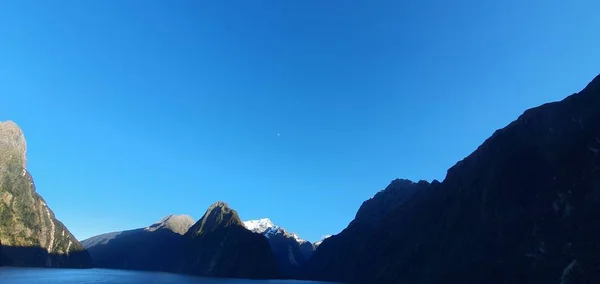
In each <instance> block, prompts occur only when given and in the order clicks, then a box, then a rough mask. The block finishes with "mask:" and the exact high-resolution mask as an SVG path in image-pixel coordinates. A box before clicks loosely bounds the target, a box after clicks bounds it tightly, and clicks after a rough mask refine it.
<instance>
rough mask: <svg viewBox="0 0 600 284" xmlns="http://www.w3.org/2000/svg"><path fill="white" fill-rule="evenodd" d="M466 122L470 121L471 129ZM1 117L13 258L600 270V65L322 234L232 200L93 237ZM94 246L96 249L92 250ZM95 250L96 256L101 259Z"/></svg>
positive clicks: (279, 270) (360, 274)
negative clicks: (72, 219)
mask: <svg viewBox="0 0 600 284" xmlns="http://www.w3.org/2000/svg"><path fill="white" fill-rule="evenodd" d="M457 135H458V134H457ZM25 152H26V146H25V140H24V137H23V135H22V132H21V130H20V129H19V128H18V127H17V126H16V125H15V124H14V123H10V122H5V123H0V243H1V245H0V264H2V265H15V266H46V267H90V264H91V262H92V263H93V265H94V266H96V267H107V268H119V269H140V270H158V271H169V272H175V273H186V274H194V275H203V276H211V277H235V278H252V279H258V278H264V279H273V278H298V279H307V280H320V281H336V282H346V283H422V284H429V283H432V284H433V283H491V284H496V283H498V284H499V283H561V284H579V283H581V284H584V283H600V239H599V238H598V236H600V222H598V220H597V219H598V218H597V217H598V216H600V76H598V77H596V78H595V79H594V80H593V81H592V82H591V83H589V84H588V85H587V87H586V88H584V89H583V90H582V91H580V92H579V93H576V94H573V95H571V96H569V97H567V98H566V99H564V100H562V101H560V102H554V103H548V104H545V105H542V106H539V107H536V108H533V109H530V110H527V111H525V113H523V115H521V116H520V117H519V118H518V119H517V120H515V121H514V122H512V123H510V124H509V125H508V126H506V127H505V128H503V129H500V130H498V131H496V132H495V133H494V134H493V135H492V136H491V137H490V138H489V139H487V140H486V141H485V142H484V143H483V144H482V145H481V146H480V147H478V148H477V149H476V150H475V151H474V152H473V153H472V154H471V155H469V156H468V157H466V158H465V159H463V160H462V161H459V162H458V163H457V164H456V165H455V166H453V167H452V168H450V169H449V170H448V173H447V176H446V178H445V179H444V180H443V181H441V182H440V181H436V180H434V181H432V182H428V181H419V182H413V181H410V180H405V179H396V180H394V181H392V182H391V183H390V184H389V185H388V186H387V187H386V188H385V189H384V190H382V191H380V192H377V193H376V194H375V195H374V196H373V197H372V198H370V199H369V200H366V201H365V202H363V204H362V205H361V206H360V208H359V209H358V211H357V213H356V216H355V218H354V220H353V221H352V222H350V224H349V225H348V226H347V227H346V228H345V229H344V230H343V231H342V232H340V233H338V234H336V235H333V236H329V237H327V238H324V240H322V241H319V242H316V243H315V244H311V243H310V242H307V241H305V240H303V239H301V238H300V237H298V236H297V235H296V234H294V233H290V232H288V231H286V230H285V229H283V228H281V227H279V226H277V225H275V224H273V222H271V220H270V219H267V218H265V219H259V220H251V221H246V222H242V221H241V220H240V218H239V216H238V214H237V212H236V211H235V210H233V209H232V208H230V207H229V206H228V205H227V204H226V203H224V202H216V203H214V204H212V205H211V206H210V207H209V208H208V209H207V210H206V212H205V214H204V215H203V216H202V218H201V219H200V220H198V221H197V222H194V221H193V220H192V219H191V218H190V217H189V216H185V215H171V216H167V217H165V218H163V219H162V220H160V221H159V222H156V223H155V224H152V225H150V226H148V227H145V228H139V229H135V230H129V231H123V232H113V233H108V234H103V235H100V236H96V237H92V238H90V239H87V240H85V241H83V242H82V243H83V246H85V248H87V251H86V250H85V249H84V247H83V246H82V245H81V244H80V243H79V242H78V241H77V240H76V239H75V238H74V237H73V236H72V235H71V233H70V232H69V231H68V230H67V229H66V228H65V227H64V225H62V223H60V222H59V221H58V220H56V219H55V218H54V215H53V214H52V211H51V210H50V209H49V208H48V207H47V205H46V204H45V202H44V201H43V199H42V198H41V197H40V196H39V195H37V194H36V193H35V188H34V185H33V181H32V179H31V176H29V173H28V172H27V170H26V168H25V162H26V159H25ZM88 251H89V254H88ZM90 254H91V259H92V261H90Z"/></svg>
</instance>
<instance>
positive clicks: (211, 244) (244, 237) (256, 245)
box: [173, 202, 278, 279]
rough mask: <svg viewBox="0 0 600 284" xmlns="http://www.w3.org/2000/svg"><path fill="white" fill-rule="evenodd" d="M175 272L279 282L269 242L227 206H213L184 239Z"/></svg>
mask: <svg viewBox="0 0 600 284" xmlns="http://www.w3.org/2000/svg"><path fill="white" fill-rule="evenodd" d="M176 259H177V260H178V263H177V265H176V266H175V267H174V268H173V270H174V271H175V272H181V273H187V274H195V275H202V276H211V277H227V278H250V279H256V278H260V279H268V278H277V277H278V273H277V264H276V260H275V256H274V255H273V253H272V252H271V249H270V247H269V243H268V241H267V239H266V238H265V237H264V236H262V235H260V234H256V233H253V232H251V231H249V230H247V229H246V228H245V227H244V224H243V222H242V221H241V220H240V218H239V216H238V214H237V212H236V211H235V210H233V209H231V208H230V207H229V206H228V205H227V204H226V203H223V202H217V203H215V204H213V205H211V206H210V207H209V208H208V210H207V211H206V213H205V214H204V216H203V217H202V218H201V219H200V220H199V221H198V222H196V224H194V225H193V226H192V227H191V228H190V229H189V230H188V231H187V233H186V234H185V235H184V237H183V243H182V248H181V250H180V252H179V255H178V256H177V257H176Z"/></svg>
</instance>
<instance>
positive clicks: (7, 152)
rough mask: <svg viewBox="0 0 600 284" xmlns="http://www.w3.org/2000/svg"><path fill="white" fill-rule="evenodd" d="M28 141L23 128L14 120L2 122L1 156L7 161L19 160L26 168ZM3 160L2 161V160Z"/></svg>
mask: <svg viewBox="0 0 600 284" xmlns="http://www.w3.org/2000/svg"><path fill="white" fill-rule="evenodd" d="M26 154H27V143H26V142H25V135H23V131H22V130H21V128H20V127H19V126H18V125H17V124H16V123H14V122H12V121H10V120H9V121H4V122H0V158H2V159H6V160H5V162H7V161H17V163H18V164H19V165H20V166H21V167H23V168H26V164H27V157H26ZM0 162H1V161H0Z"/></svg>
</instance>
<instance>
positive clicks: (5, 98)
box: [0, 0, 600, 241]
mask: <svg viewBox="0 0 600 284" xmlns="http://www.w3.org/2000/svg"><path fill="white" fill-rule="evenodd" d="M599 10H600V2H599V1H596V0H590V1H577V0H570V1H563V0H528V1H523V0H508V1H481V0H472V1H466V0H457V1H446V0H426V1H397V0H394V1H349V0H339V1H337V0H326V1H323V0H318V1H317V0H315V1H313V0H273V1H262V0H243V1H180V0H175V1H149V0H135V1H134V0H86V1H81V0H77V1H75V0H74V1H58V0H57V1H44V0H39V1H24V0H19V1H0V120H9V119H10V120H13V121H15V122H17V123H18V124H19V125H20V126H21V128H22V129H23V130H24V132H25V135H26V138H27V142H28V169H29V171H30V172H31V174H32V175H33V177H34V180H35V182H36V186H37V191H38V192H39V193H40V194H41V195H42V196H43V197H44V198H45V199H46V201H47V203H48V204H49V206H50V207H51V208H52V209H53V210H54V212H55V213H56V215H57V217H58V218H59V219H60V220H62V221H63V222H64V223H65V224H66V225H67V227H68V228H69V229H70V230H71V231H72V232H73V233H74V234H75V236H76V237H78V238H79V239H85V238H87V237H90V236H93V235H96V234H99V233H104V232H109V231H116V230H123V229H132V228H138V227H144V226H147V225H150V224H151V223H153V222H154V221H156V220H159V219H160V218H161V217H163V216H165V215H168V214H172V213H175V214H189V215H191V216H192V217H194V218H196V219H198V218H200V217H201V216H202V214H203V213H204V212H205V210H206V208H207V207H208V206H209V205H210V204H211V203H213V202H215V201H217V200H223V201H226V202H228V203H229V204H230V205H231V206H232V207H233V208H234V209H236V210H237V211H238V212H239V214H240V216H241V217H242V219H245V220H248V219H255V218H262V217H269V218H271V219H272V220H273V221H274V222H275V223H276V224H279V225H280V226H283V227H285V228H287V229H289V230H291V231H295V232H297V233H298V234H299V235H300V236H301V237H304V238H306V239H308V240H310V241H315V240H318V239H320V238H321V236H322V235H326V234H334V233H337V232H339V231H341V230H342V229H343V228H344V227H346V225H347V224H348V222H349V221H350V220H352V218H353V217H354V214H355V213H356V211H357V209H358V207H359V206H360V204H361V203H362V202H363V201H364V200H366V199H368V198H369V197H371V196H372V195H374V194H375V193H376V192H377V191H379V190H381V189H383V188H384V187H385V186H386V185H387V184H388V183H389V182H390V181H391V180H392V179H394V178H408V179H412V180H415V181H416V180H419V179H425V180H432V179H439V180H442V179H443V178H444V177H445V174H446V170H447V169H448V168H449V167H451V166H452V165H454V164H455V163H456V162H457V161H458V160H460V159H462V158H464V157H465V156H467V155H468V154H469V153H471V152H472V151H473V150H474V149H475V148H476V147H477V146H478V145H479V144H481V143H482V142H483V141H484V140H485V139H486V138H487V137H489V136H490V135H491V134H492V133H493V132H494V131H495V130H496V129H498V128H501V127H503V126H505V125H506V124H508V123H509V122H511V121H512V120H514V119H515V118H517V116H518V115H520V114H521V113H522V112H523V111H524V110H525V109H527V108H530V107H533V106H537V105H539V104H542V103H544V102H549V101H554V100H559V99H562V98H564V97H565V96H567V95H569V94H571V93H574V92H576V91H579V90H580V89H582V88H583V87H584V86H585V85H586V84H587V83H588V82H589V81H590V80H591V79H592V78H593V77H594V76H595V75H597V74H598V72H600V68H599V67H600V53H599V52H598V51H599V50H600V33H599V31H600V17H598V13H597V12H598V11H599Z"/></svg>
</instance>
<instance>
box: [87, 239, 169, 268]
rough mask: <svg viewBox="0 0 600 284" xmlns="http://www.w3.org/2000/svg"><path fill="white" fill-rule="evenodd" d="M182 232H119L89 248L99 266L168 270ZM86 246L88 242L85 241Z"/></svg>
mask: <svg viewBox="0 0 600 284" xmlns="http://www.w3.org/2000/svg"><path fill="white" fill-rule="evenodd" d="M180 240H181V235H179V234H177V233H174V232H172V231H168V230H161V231H157V232H152V233H149V232H147V231H145V230H144V229H136V230H130V231H123V232H119V233H118V234H117V235H116V236H115V238H114V239H113V240H111V241H110V242H109V243H103V244H98V245H96V246H92V247H89V248H88V249H87V250H88V251H89V253H90V255H91V257H92V265H93V266H94V267H98V268H112V269H128V270H147V271H165V269H166V268H167V267H169V265H170V263H171V262H172V261H173V257H174V255H173V253H174V251H175V250H176V249H177V248H178V246H179V242H180ZM84 245H85V243H84Z"/></svg>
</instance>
